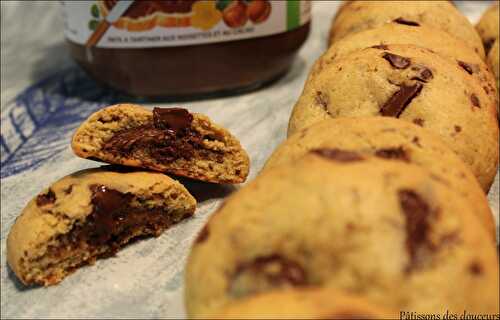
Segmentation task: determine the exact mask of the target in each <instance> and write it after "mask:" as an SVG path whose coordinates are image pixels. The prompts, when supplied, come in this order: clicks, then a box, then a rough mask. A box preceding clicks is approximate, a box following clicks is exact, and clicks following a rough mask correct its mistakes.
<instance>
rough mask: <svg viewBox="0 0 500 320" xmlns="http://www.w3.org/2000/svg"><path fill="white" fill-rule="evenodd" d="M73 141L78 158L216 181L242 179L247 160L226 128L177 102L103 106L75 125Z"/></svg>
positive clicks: (246, 156) (229, 181) (227, 181)
mask: <svg viewBox="0 0 500 320" xmlns="http://www.w3.org/2000/svg"><path fill="white" fill-rule="evenodd" d="M71 147H72V148H73V151H74V153H75V154H76V155H77V156H79V157H82V158H90V159H95V160H99V161H103V162H107V163H111V164H120V165H126V166H132V167H140V168H145V169H151V170H155V171H160V172H165V173H169V174H175V175H178V176H183V177H187V178H191V179H196V180H201V181H206V182H214V183H240V182H243V181H245V179H246V177H247V175H248V171H249V163H250V161H249V158H248V155H247V153H246V151H245V150H244V149H243V148H242V147H241V145H240V143H239V141H238V140H237V139H236V138H235V137H234V136H233V135H232V134H231V133H229V131H227V130H226V129H224V128H222V127H221V126H218V125H216V124H214V123H213V122H212V121H211V120H210V119H209V118H208V117H206V116H204V115H202V114H198V113H190V112H188V111H187V110H186V109H181V108H154V109H153V111H151V110H148V109H146V108H144V107H141V106H138V105H132V104H119V105H114V106H110V107H107V108H104V109H102V110H100V111H97V112H96V113H94V114H92V115H91V116H90V117H89V118H88V119H87V120H86V121H85V122H84V123H83V124H82V125H81V126H80V127H79V128H78V129H77V131H76V133H75V134H74V136H73V140H72V143H71Z"/></svg>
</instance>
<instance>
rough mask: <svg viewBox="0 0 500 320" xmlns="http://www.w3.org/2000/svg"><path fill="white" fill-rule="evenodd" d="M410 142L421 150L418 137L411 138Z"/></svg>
mask: <svg viewBox="0 0 500 320" xmlns="http://www.w3.org/2000/svg"><path fill="white" fill-rule="evenodd" d="M411 142H412V143H413V144H414V145H416V146H417V147H419V148H422V145H421V144H420V139H419V138H418V137H413V139H412V140H411Z"/></svg>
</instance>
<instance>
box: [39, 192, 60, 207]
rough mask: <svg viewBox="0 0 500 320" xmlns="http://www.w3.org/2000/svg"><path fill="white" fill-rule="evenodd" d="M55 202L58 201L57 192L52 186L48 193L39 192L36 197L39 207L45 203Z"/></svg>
mask: <svg viewBox="0 0 500 320" xmlns="http://www.w3.org/2000/svg"><path fill="white" fill-rule="evenodd" d="M54 202H56V194H55V193H54V191H52V189H50V188H49V191H47V193H45V194H39V195H38V196H37V197H36V205H37V206H39V207H43V206H45V205H48V204H52V203H54Z"/></svg>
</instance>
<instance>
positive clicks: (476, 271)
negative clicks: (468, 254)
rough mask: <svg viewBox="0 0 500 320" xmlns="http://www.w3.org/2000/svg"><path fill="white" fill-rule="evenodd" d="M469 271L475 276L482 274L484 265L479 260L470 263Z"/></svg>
mask: <svg viewBox="0 0 500 320" xmlns="http://www.w3.org/2000/svg"><path fill="white" fill-rule="evenodd" d="M469 271H470V273H472V274H473V275H475V276H478V275H481V274H482V273H483V266H482V265H481V264H480V263H479V262H472V263H471V264H470V265H469Z"/></svg>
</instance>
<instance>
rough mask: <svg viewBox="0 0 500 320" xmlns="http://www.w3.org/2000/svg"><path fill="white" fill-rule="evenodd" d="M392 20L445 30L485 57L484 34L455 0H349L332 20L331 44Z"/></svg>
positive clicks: (482, 57) (481, 56)
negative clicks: (456, 5)
mask: <svg viewBox="0 0 500 320" xmlns="http://www.w3.org/2000/svg"><path fill="white" fill-rule="evenodd" d="M392 21H395V22H399V23H401V24H406V25H409V26H420V25H424V26H428V27H431V28H434V29H438V30H442V31H444V32H446V33H448V34H449V35H450V36H453V37H455V38H457V39H460V40H461V41H463V42H464V43H465V44H466V45H468V46H469V47H471V48H472V49H473V50H474V51H475V52H476V53H477V54H478V55H479V57H480V58H481V59H484V58H485V53H484V49H483V45H482V42H481V38H480V37H479V35H478V33H477V32H476V30H475V29H474V27H473V26H472V25H471V23H470V22H469V20H467V18H466V17H465V16H464V15H462V14H461V13H460V11H459V10H458V9H457V8H455V6H454V5H453V4H452V3H451V1H421V0H419V1H407V0H404V1H386V0H383V1H373V0H370V1H349V3H348V4H346V5H345V6H344V7H343V8H342V10H341V11H340V12H338V14H337V16H336V17H335V20H334V21H333V23H332V27H331V30H330V44H332V43H334V42H335V41H338V40H340V39H341V38H343V37H345V36H347V35H349V34H353V33H356V32H359V31H363V30H367V29H371V28H375V27H378V26H381V25H384V24H386V23H387V22H392Z"/></svg>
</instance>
